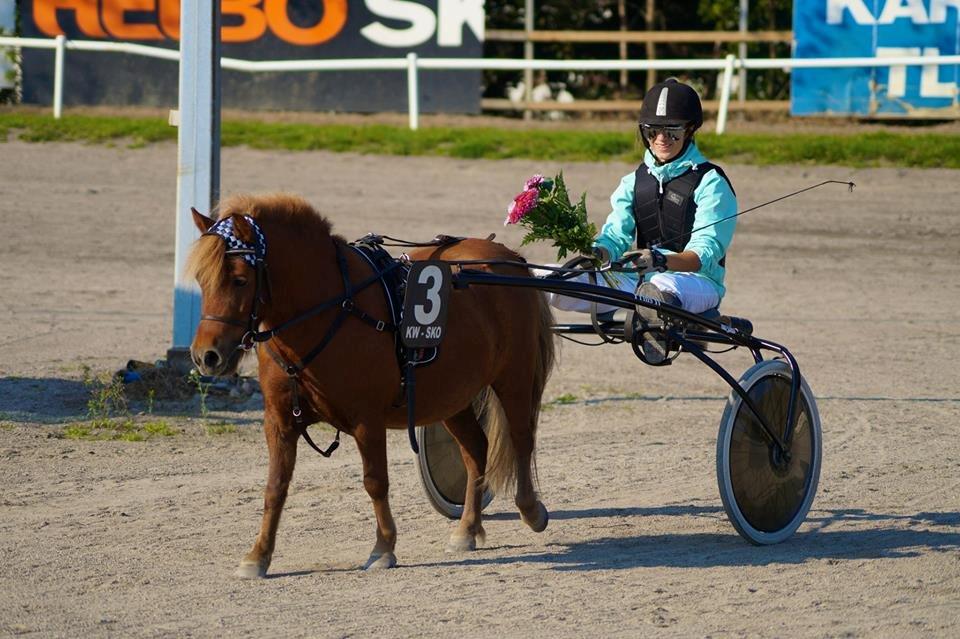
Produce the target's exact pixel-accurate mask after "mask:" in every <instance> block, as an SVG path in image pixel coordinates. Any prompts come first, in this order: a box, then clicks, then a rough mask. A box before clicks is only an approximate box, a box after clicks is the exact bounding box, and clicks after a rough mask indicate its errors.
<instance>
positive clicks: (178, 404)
mask: <svg viewBox="0 0 960 639" xmlns="http://www.w3.org/2000/svg"><path fill="white" fill-rule="evenodd" d="M93 397H94V391H93V389H92V388H91V386H90V385H88V384H87V383H84V382H83V381H81V380H77V379H60V378H32V377H0V420H4V421H14V422H27V423H38V424H50V425H62V424H66V423H69V422H77V421H83V420H86V419H88V418H89V407H88V402H89V401H91V398H93ZM203 402H205V406H206V408H207V409H208V410H210V411H216V412H217V413H218V415H217V419H218V420H219V421H231V420H230V419H229V418H228V419H224V418H223V417H224V416H223V415H222V413H228V414H229V413H242V412H246V411H258V410H262V409H263V401H262V398H261V397H260V395H259V394H254V395H253V396H251V397H241V398H238V399H234V398H229V397H226V396H221V395H214V394H212V393H210V394H208V395H207V397H205V398H204V399H203ZM128 411H129V413H130V414H137V413H138V412H150V414H152V415H156V416H163V417H189V416H200V415H201V412H202V411H201V398H200V397H199V395H198V394H196V393H194V394H193V396H192V397H188V398H186V399H176V400H173V399H171V400H168V399H162V398H161V399H158V400H157V401H154V402H152V403H151V404H150V405H149V407H148V403H147V402H146V401H144V400H135V399H129V400H128ZM236 421H237V424H241V423H243V424H246V423H254V422H251V420H249V419H238V420H236ZM259 422H260V420H259V419H258V420H255V423H259Z"/></svg>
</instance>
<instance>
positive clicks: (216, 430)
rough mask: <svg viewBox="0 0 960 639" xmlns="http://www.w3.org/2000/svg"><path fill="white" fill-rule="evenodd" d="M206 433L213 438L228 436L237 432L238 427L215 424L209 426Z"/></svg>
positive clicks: (223, 423)
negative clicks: (215, 436)
mask: <svg viewBox="0 0 960 639" xmlns="http://www.w3.org/2000/svg"><path fill="white" fill-rule="evenodd" d="M206 431H207V435H211V436H214V435H228V434H231V433H235V432H237V427H236V426H234V425H233V424H228V423H226V422H216V423H213V424H207V427H206Z"/></svg>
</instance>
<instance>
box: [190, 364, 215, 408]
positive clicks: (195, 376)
mask: <svg viewBox="0 0 960 639" xmlns="http://www.w3.org/2000/svg"><path fill="white" fill-rule="evenodd" d="M188 379H189V380H190V383H191V384H193V385H194V386H196V387H197V394H198V395H199V396H200V416H201V417H206V416H207V415H209V414H210V410H209V409H208V408H207V395H209V394H210V384H205V383H204V382H203V378H202V377H201V376H200V373H199V372H198V371H197V369H193V370H192V371H190V376H189V378H188Z"/></svg>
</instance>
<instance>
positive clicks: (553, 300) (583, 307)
mask: <svg viewBox="0 0 960 639" xmlns="http://www.w3.org/2000/svg"><path fill="white" fill-rule="evenodd" d="M533 272H534V274H535V275H539V276H543V275H547V274H549V273H550V271H538V270H537V269H534V271H533ZM615 275H616V277H617V280H618V281H617V284H616V288H618V289H620V290H621V291H625V292H627V293H633V292H635V291H636V290H637V282H638V280H637V276H636V275H634V274H632V273H616V274H615ZM567 281H568V282H586V283H589V282H590V276H589V275H588V274H586V273H584V274H583V275H578V276H576V277H574V278H571V279H569V280H567ZM648 281H649V282H650V283H651V284H653V285H654V286H656V287H657V288H658V289H660V290H661V291H664V292H666V293H672V294H673V295H675V296H676V297H677V299H679V300H680V306H681V308H683V309H684V310H685V311H690V312H691V313H702V312H704V311H708V310H710V309H711V308H716V307H717V306H718V305H719V304H720V296H719V295H717V291H716V289H715V288H714V287H713V285H712V284H711V283H710V282H709V281H707V279H706V278H705V277H701V276H699V275H697V274H695V273H675V272H673V271H669V272H667V273H655V274H654V275H653V276H652V277H650V278H649V279H648ZM597 284H598V285H600V286H609V283H608V282H606V281H605V280H604V278H603V277H602V276H600V275H597ZM545 295H546V296H547V302H548V303H549V304H550V306H553V307H554V308H557V309H560V310H561V311H578V312H580V313H589V312H590V307H591V306H592V303H591V302H587V301H585V300H581V299H577V298H575V297H567V296H566V295H561V294H559V293H545ZM617 308H619V307H618V306H610V305H609V304H597V312H598V313H606V312H608V311H613V310H616V309H617Z"/></svg>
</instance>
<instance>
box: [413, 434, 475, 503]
mask: <svg viewBox="0 0 960 639" xmlns="http://www.w3.org/2000/svg"><path fill="white" fill-rule="evenodd" d="M417 444H418V446H419V448H420V452H419V453H418V454H417V468H418V469H419V471H420V481H421V483H422V484H423V489H424V490H425V491H426V493H427V499H429V500H430V505H432V506H433V507H434V508H435V509H436V511H437V512H438V513H440V514H441V515H443V516H445V517H449V518H450V519H458V518H459V517H460V515H461V514H463V502H464V498H465V496H466V494H467V469H466V468H465V467H464V465H463V458H462V457H461V456H460V445H459V444H457V442H456V440H455V439H454V438H453V437H452V436H451V435H450V433H448V432H447V429H446V428H444V427H443V424H440V423H437V424H433V425H431V426H426V427H424V426H417ZM492 500H493V493H491V492H490V491H489V490H487V491H485V492H484V493H483V497H482V498H481V500H480V507H481V509H482V508H486V507H487V506H488V505H489V504H490V502H491V501H492Z"/></svg>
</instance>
